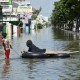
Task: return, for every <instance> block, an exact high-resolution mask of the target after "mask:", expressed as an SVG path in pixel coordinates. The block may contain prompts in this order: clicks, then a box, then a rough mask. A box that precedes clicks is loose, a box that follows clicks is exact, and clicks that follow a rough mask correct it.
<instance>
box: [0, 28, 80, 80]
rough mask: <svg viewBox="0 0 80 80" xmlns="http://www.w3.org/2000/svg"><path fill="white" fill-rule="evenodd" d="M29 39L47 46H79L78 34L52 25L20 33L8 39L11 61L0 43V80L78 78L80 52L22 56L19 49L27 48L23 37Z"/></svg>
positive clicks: (72, 47)
mask: <svg viewBox="0 0 80 80" xmlns="http://www.w3.org/2000/svg"><path fill="white" fill-rule="evenodd" d="M28 39H31V40H32V41H33V43H34V44H35V45H37V46H38V47H40V48H46V49H50V50H73V51H74V50H79V49H80V42H79V37H78V36H76V35H71V34H67V33H65V32H61V31H59V30H55V29H53V30H52V28H51V27H48V28H43V29H42V30H38V31H34V30H32V31H31V34H29V35H28V34H25V33H23V34H21V36H20V37H13V39H12V40H11V42H12V46H13V50H11V55H10V58H11V59H10V61H5V59H4V54H3V51H1V50H2V47H1V46H0V49H1V50H0V80H42V79H43V80H79V79H80V54H76V53H75V54H72V55H71V57H70V58H65V59H61V58H56V59H54V58H51V59H22V58H21V57H20V54H21V53H20V52H21V50H23V49H24V50H27V47H26V41H27V40H28ZM76 39H77V40H76Z"/></svg>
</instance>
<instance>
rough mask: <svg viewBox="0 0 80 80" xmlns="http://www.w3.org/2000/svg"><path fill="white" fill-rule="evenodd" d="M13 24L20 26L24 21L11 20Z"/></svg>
mask: <svg viewBox="0 0 80 80" xmlns="http://www.w3.org/2000/svg"><path fill="white" fill-rule="evenodd" d="M9 22H10V23H11V24H12V25H18V26H19V27H22V26H23V22H22V21H9Z"/></svg>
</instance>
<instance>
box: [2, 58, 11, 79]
mask: <svg viewBox="0 0 80 80" xmlns="http://www.w3.org/2000/svg"><path fill="white" fill-rule="evenodd" d="M9 71H10V60H9V59H8V60H6V59H5V63H4V64H3V70H2V77H3V79H6V80H8V75H9Z"/></svg>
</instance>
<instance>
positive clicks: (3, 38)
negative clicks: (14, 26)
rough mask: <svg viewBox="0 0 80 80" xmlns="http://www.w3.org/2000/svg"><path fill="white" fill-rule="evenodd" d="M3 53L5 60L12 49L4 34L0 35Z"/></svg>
mask: <svg viewBox="0 0 80 80" xmlns="http://www.w3.org/2000/svg"><path fill="white" fill-rule="evenodd" d="M1 43H2V45H3V47H4V51H5V59H9V56H10V48H11V49H12V46H11V44H10V42H9V40H7V39H6V34H4V35H2V41H1Z"/></svg>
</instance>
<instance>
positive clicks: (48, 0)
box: [30, 0, 59, 17]
mask: <svg viewBox="0 0 80 80" xmlns="http://www.w3.org/2000/svg"><path fill="white" fill-rule="evenodd" d="M30 1H31V5H32V6H33V7H34V8H36V9H39V8H40V7H41V8H42V11H41V14H42V15H44V16H48V17H50V15H51V12H52V10H53V9H54V5H53V4H54V2H56V1H59V0H30Z"/></svg>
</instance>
